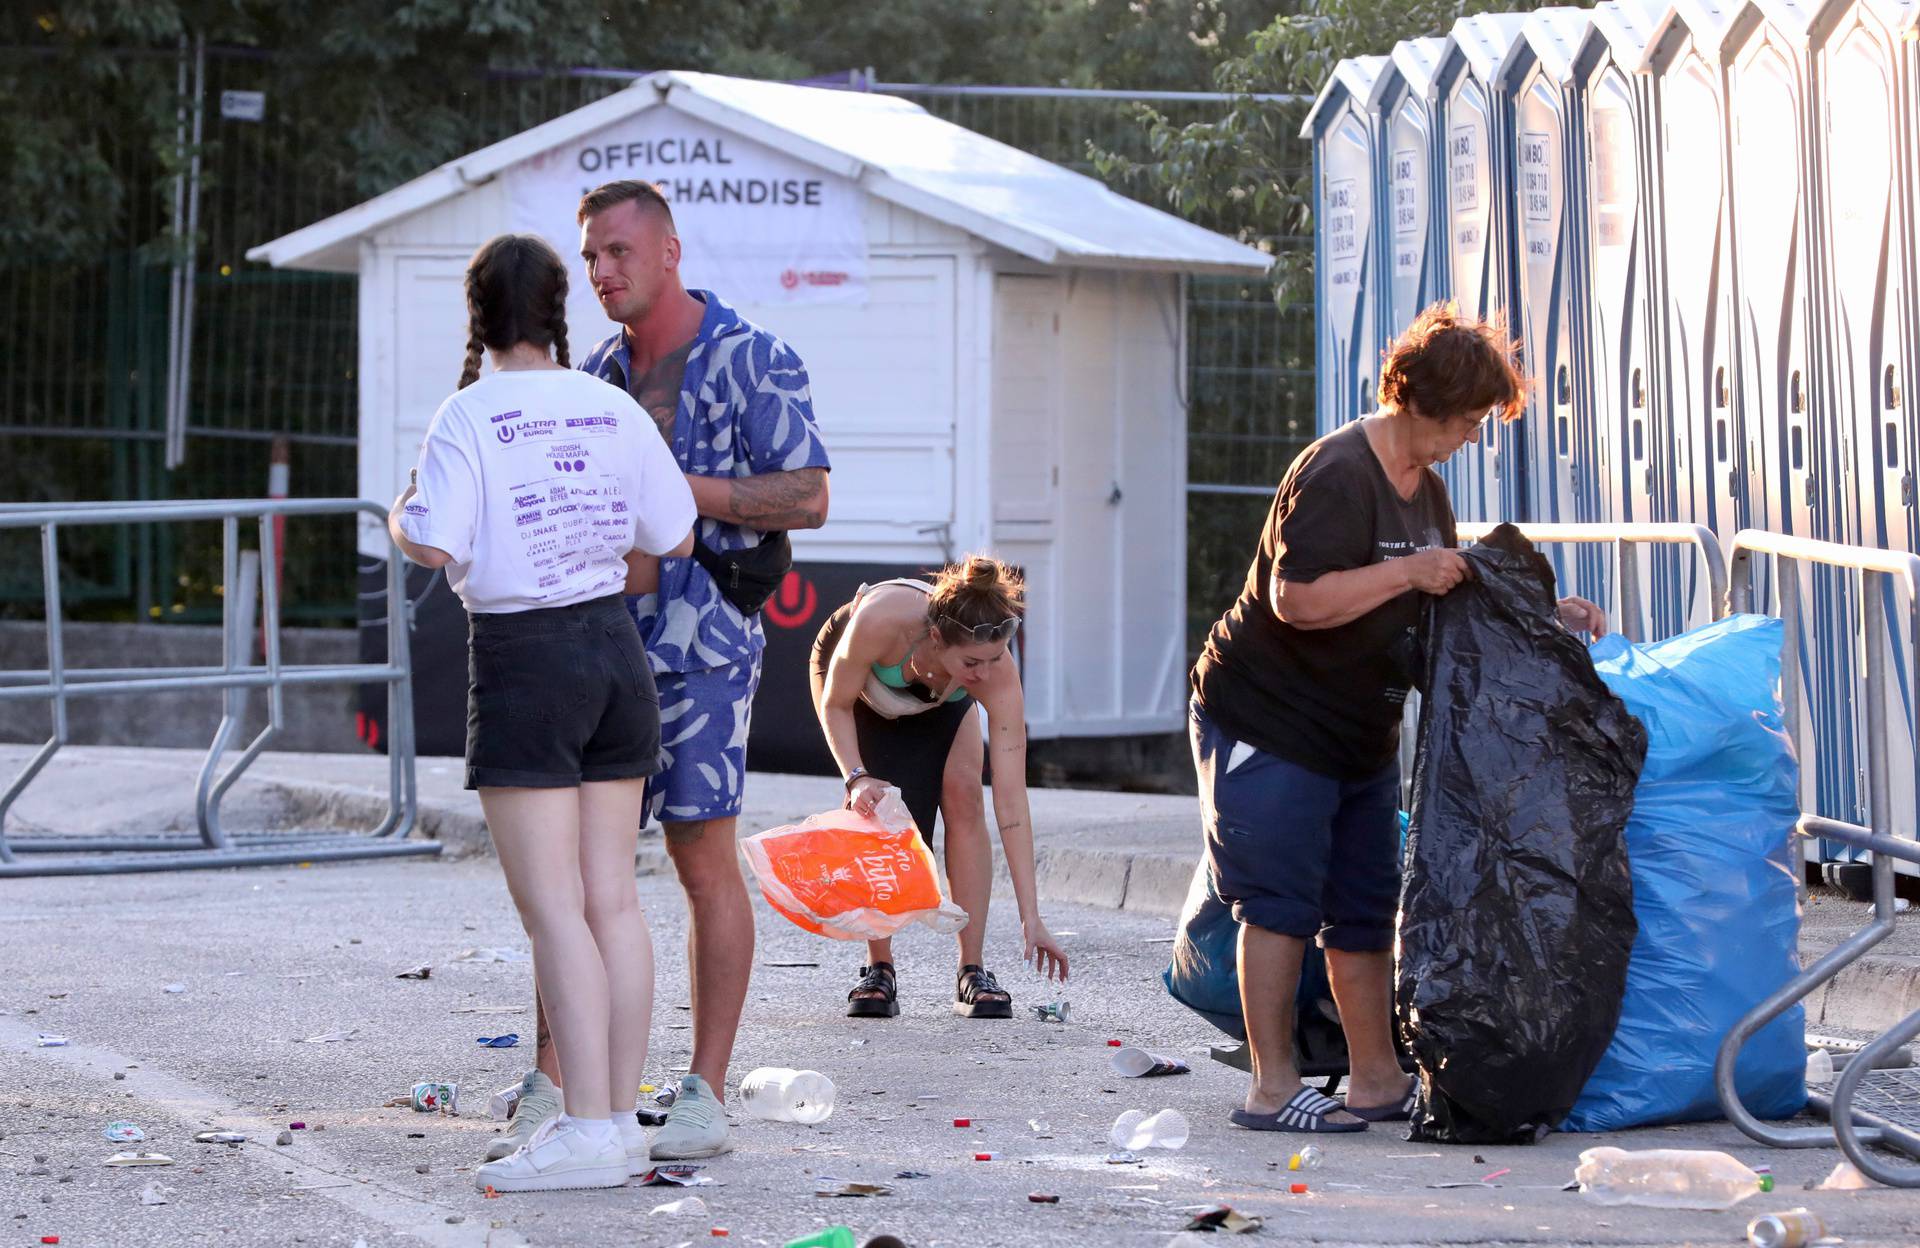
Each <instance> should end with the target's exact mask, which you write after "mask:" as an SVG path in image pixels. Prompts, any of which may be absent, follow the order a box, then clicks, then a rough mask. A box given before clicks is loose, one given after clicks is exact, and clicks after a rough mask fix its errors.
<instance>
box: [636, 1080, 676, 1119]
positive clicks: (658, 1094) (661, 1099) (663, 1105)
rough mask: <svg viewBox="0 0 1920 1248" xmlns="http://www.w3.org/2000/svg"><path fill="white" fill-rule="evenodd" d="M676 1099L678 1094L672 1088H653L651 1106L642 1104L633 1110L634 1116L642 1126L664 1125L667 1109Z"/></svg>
mask: <svg viewBox="0 0 1920 1248" xmlns="http://www.w3.org/2000/svg"><path fill="white" fill-rule="evenodd" d="M647 1090H648V1089H646V1088H642V1089H641V1091H642V1092H645V1091H647ZM677 1099H679V1094H678V1093H676V1092H675V1091H674V1090H673V1089H672V1088H660V1089H658V1090H655V1091H654V1093H653V1106H652V1107H651V1108H649V1107H648V1106H645V1105H642V1106H641V1107H639V1108H638V1109H636V1110H635V1111H634V1117H635V1118H637V1119H638V1120H639V1122H640V1125H641V1126H643V1127H660V1126H665V1125H666V1122H667V1111H668V1110H669V1109H671V1108H673V1103H674V1101H675V1100H677Z"/></svg>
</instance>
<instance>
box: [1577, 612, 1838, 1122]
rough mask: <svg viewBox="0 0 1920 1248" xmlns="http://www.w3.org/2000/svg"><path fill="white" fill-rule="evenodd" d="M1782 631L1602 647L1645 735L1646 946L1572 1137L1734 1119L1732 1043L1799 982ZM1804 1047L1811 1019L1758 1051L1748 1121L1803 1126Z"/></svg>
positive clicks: (1632, 855) (1639, 859) (1642, 908)
mask: <svg viewBox="0 0 1920 1248" xmlns="http://www.w3.org/2000/svg"><path fill="white" fill-rule="evenodd" d="M1785 627H1786V626H1785V625H1784V624H1782V623H1781V622H1780V621H1779V620H1776V619H1772V618H1770V617H1767V616H1760V615H1734V616H1729V617H1727V618H1726V619H1724V620H1719V621H1716V622H1714V623H1712V624H1709V625H1707V626H1705V627H1704V628H1696V629H1694V630H1693V631H1691V632H1688V633H1683V634H1681V635H1680V636H1678V637H1672V638H1669V639H1667V640H1666V641H1662V642H1656V643H1654V644H1653V645H1634V644H1631V643H1629V642H1627V641H1625V640H1624V639H1621V638H1615V637H1608V638H1605V639H1604V640H1602V641H1601V642H1599V643H1598V644H1597V645H1595V646H1594V647H1593V656H1594V660H1595V665H1596V667H1597V668H1598V669H1599V672H1600V678H1601V679H1602V680H1604V681H1606V682H1607V686H1608V687H1609V688H1610V689H1612V690H1613V691H1614V692H1615V693H1616V694H1618V695H1619V696H1620V698H1621V699H1622V700H1623V701H1625V703H1626V704H1627V709H1628V710H1629V711H1632V712H1633V714H1634V715H1635V716H1637V717H1638V718H1639V720H1640V722H1641V723H1642V724H1644V725H1645V726H1646V730H1647V763H1646V766H1645V768H1643V769H1642V771H1641V773H1640V785H1639V788H1638V789H1637V790H1636V791H1635V794H1634V802H1633V816H1632V818H1630V819H1629V820H1628V821H1627V856H1628V858H1629V860H1630V861H1631V862H1632V865H1633V912H1634V915H1635V916H1636V917H1637V918H1638V919H1639V923H1640V935H1639V938H1638V939H1637V940H1635V941H1634V945H1633V959H1632V961H1631V962H1630V963H1629V964H1628V966H1627V994H1626V999H1625V1002H1624V1003H1623V1004H1622V1006H1621V1010H1620V1025H1619V1027H1618V1028H1616V1029H1615V1031H1614V1033H1613V1044H1612V1046H1611V1047H1609V1048H1608V1049H1607V1052H1606V1056H1605V1057H1603V1058H1602V1059H1601V1061H1600V1066H1599V1069H1597V1070H1595V1071H1594V1072H1593V1077H1592V1078H1590V1079H1588V1080H1587V1086H1586V1089H1585V1091H1583V1092H1582V1093H1581V1094H1580V1100H1579V1102H1578V1103H1577V1104H1576V1105H1574V1107H1573V1113H1572V1114H1571V1115H1570V1116H1569V1117H1568V1119H1567V1121H1566V1122H1565V1123H1564V1124H1563V1129H1564V1130H1568V1131H1618V1130H1621V1129H1623V1128H1626V1127H1637V1126H1650V1125H1653V1124H1655V1123H1667V1122H1697V1121H1701V1120H1703V1119H1709V1118H1718V1117H1720V1115H1721V1111H1720V1100H1719V1097H1718V1096H1716V1095H1715V1093H1714V1087H1713V1071H1714V1063H1715V1061H1716V1059H1717V1058H1718V1056H1719V1051H1720V1042H1721V1041H1722V1040H1723V1039H1725V1038H1726V1034H1727V1032H1728V1031H1730V1030H1732V1028H1733V1025H1734V1023H1736V1022H1738V1021H1739V1020H1740V1018H1741V1017H1742V1016H1743V1015H1745V1014H1746V1013H1747V1012H1748V1011H1749V1010H1751V1009H1752V1008H1753V1007H1754V1006H1756V1005H1758V1004H1759V1003H1760V1002H1761V1000H1762V999H1763V998H1765V997H1766V996H1768V995H1769V994H1771V993H1772V992H1773V991H1774V990H1775V989H1777V988H1779V987H1780V986H1781V985H1782V984H1784V983H1786V982H1787V980H1789V979H1791V978H1792V977H1793V976H1794V975H1796V974H1798V973H1799V970H1800V961H1799V955H1798V948H1799V936H1800V904H1799V899H1798V896H1797V889H1796V887H1795V884H1796V881H1795V880H1794V876H1793V862H1792V857H1791V853H1790V851H1789V845H1790V843H1791V840H1792V832H1793V825H1794V822H1795V821H1796V820H1797V819H1798V818H1799V816H1800V799H1799V768H1798V764H1797V762H1796V761H1795V759H1794V755H1793V743H1792V740H1791V739H1790V738H1789V737H1788V735H1787V733H1786V729H1785V726H1784V724H1783V722H1782V715H1781V708H1780V692H1779V684H1780V648H1781V643H1782V641H1783V640H1784V639H1785ZM1805 1043H1806V1015H1805V1012H1804V1011H1803V1010H1802V1009H1801V1007H1800V1006H1798V1005H1796V1006H1794V1007H1793V1008H1792V1009H1790V1010H1788V1011H1787V1012H1786V1013H1784V1014H1782V1015H1781V1016H1780V1017H1779V1018H1776V1019H1774V1020H1773V1021H1772V1022H1771V1023H1768V1024H1767V1025H1766V1026H1765V1027H1763V1028H1761V1029H1760V1031H1759V1032H1757V1033H1756V1034H1755V1035H1754V1036H1753V1038H1752V1039H1751V1040H1749V1041H1748V1042H1747V1045H1746V1047H1745V1048H1743V1049H1742V1050H1741V1051H1740V1062H1739V1065H1738V1066H1737V1067H1736V1068H1735V1082H1736V1084H1737V1086H1738V1087H1739V1089H1740V1099H1741V1100H1742V1101H1743V1102H1744V1103H1745V1104H1746V1106H1747V1108H1748V1109H1750V1110H1752V1111H1753V1112H1754V1113H1755V1114H1757V1115H1758V1116H1760V1117H1762V1118H1790V1117H1792V1116H1793V1115H1794V1114H1797V1113H1799V1112H1800V1110H1801V1109H1802V1108H1803V1107H1804V1106H1805V1105H1806V1101H1807V1088H1806V1048H1805Z"/></svg>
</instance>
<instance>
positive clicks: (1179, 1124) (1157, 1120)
mask: <svg viewBox="0 0 1920 1248" xmlns="http://www.w3.org/2000/svg"><path fill="white" fill-rule="evenodd" d="M1188 1133H1189V1128H1188V1126H1187V1116H1186V1115H1185V1114H1183V1113H1181V1112H1180V1111H1179V1110H1177V1109H1163V1110H1161V1111H1160V1112H1159V1113H1157V1114H1149V1113H1147V1112H1146V1111H1145V1110H1142V1109H1130V1110H1128V1111H1127V1112H1126V1113H1124V1114H1121V1115H1120V1116H1119V1117H1118V1118H1115V1119H1114V1120H1113V1131H1112V1132H1111V1134H1110V1136H1109V1138H1110V1139H1112V1141H1113V1146H1114V1147H1115V1148H1117V1149H1121V1150H1122V1151H1125V1152H1129V1153H1134V1152H1139V1151H1140V1150H1141V1149H1143V1148H1167V1149H1173V1148H1183V1147H1185V1146H1186V1143H1187V1135H1188Z"/></svg>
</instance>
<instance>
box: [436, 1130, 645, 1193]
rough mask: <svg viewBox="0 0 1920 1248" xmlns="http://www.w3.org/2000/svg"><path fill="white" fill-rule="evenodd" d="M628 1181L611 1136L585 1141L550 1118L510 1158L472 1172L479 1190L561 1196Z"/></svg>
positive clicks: (621, 1155) (579, 1132)
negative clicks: (578, 1189)
mask: <svg viewBox="0 0 1920 1248" xmlns="http://www.w3.org/2000/svg"><path fill="white" fill-rule="evenodd" d="M626 1181H627V1154H626V1150H625V1149H624V1148H622V1147H621V1145H620V1140H619V1137H618V1136H616V1137H615V1138H613V1139H611V1140H607V1141H605V1142H601V1141H596V1140H594V1139H591V1138H589V1137H588V1135H587V1133H586V1132H584V1131H582V1130H581V1129H580V1128H579V1127H576V1126H574V1125H573V1124H572V1123H570V1122H562V1121H561V1120H560V1119H558V1118H549V1119H548V1120H547V1121H546V1122H543V1123H541V1124H540V1126H539V1128H538V1129H537V1130H535V1131H534V1133H533V1136H532V1138H530V1139H528V1141H527V1142H526V1144H525V1145H524V1146H523V1147H522V1148H520V1149H519V1150H518V1151H517V1152H515V1153H514V1154H513V1155H512V1156H510V1157H503V1158H501V1159H500V1160H499V1161H489V1162H487V1163H486V1164H485V1165H483V1166H481V1167H480V1168H479V1169H478V1170H476V1171H474V1175H473V1185H474V1187H476V1188H478V1189H479V1190H480V1191H483V1192H484V1191H486V1190H487V1189H488V1188H492V1189H493V1190H494V1191H496V1192H560V1191H567V1190H570V1189H573V1188H581V1187H619V1186H620V1185H621V1184H622V1183H625V1182H626Z"/></svg>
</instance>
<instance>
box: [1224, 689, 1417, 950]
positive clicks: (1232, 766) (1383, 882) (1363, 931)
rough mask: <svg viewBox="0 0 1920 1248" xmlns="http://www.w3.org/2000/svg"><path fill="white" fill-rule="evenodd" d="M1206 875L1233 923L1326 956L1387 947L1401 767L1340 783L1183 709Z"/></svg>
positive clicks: (1396, 878)
mask: <svg viewBox="0 0 1920 1248" xmlns="http://www.w3.org/2000/svg"><path fill="white" fill-rule="evenodd" d="M1187 728H1188V735H1189V736H1190V737H1191V739H1192V742H1193V766H1194V770H1195V771H1196V772H1197V773H1198V775H1199V778H1200V812H1201V817H1202V819H1203V820H1204V821H1205V823H1206V835H1207V873H1208V875H1209V876H1210V877H1211V879H1212V883H1213V888H1214V891H1215V892H1216V893H1218V894H1219V895H1220V897H1221V898H1222V899H1223V900H1225V901H1227V902H1229V903H1231V904H1232V906H1233V917H1234V918H1235V919H1237V920H1238V921H1239V922H1241V923H1250V924H1252V925H1253V926H1255V927H1259V928H1264V929H1266V930H1267V931H1270V932H1278V933H1280V934H1281V935H1283V936H1298V937H1300V938H1301V939H1303V940H1304V939H1307V938H1309V937H1315V936H1317V937H1318V938H1319V941H1320V944H1321V945H1322V946H1323V947H1324V948H1327V949H1338V950H1341V951H1343V952H1347V953H1375V952H1379V951H1381V950H1386V949H1391V948H1392V947H1393V918H1394V910H1395V909H1396V907H1397V906H1398V905H1399V901H1400V812H1399V799H1400V765H1399V763H1398V762H1395V763H1392V764H1389V765H1388V766H1387V767H1386V768H1385V769H1384V770H1382V771H1381V772H1380V773H1379V774H1378V775H1376V776H1373V777H1371V778H1369V779H1366V780H1361V781H1341V780H1335V779H1333V778H1331V777H1329V776H1323V775H1321V774H1320V773H1319V772H1316V771H1309V770H1307V769H1306V768H1305V767H1301V766H1299V765H1298V764H1295V763H1290V762H1288V761H1287V760H1285V759H1283V758H1276V757H1274V756H1273V755H1271V754H1268V753H1266V752H1264V751H1262V750H1257V749H1255V748H1254V747H1252V746H1251V745H1248V744H1246V743H1245V742H1240V741H1235V740H1234V739H1233V738H1232V737H1229V736H1228V735H1227V734H1226V733H1224V732H1222V731H1221V730H1220V728H1219V727H1218V726H1217V725H1215V724H1214V722H1213V721H1212V720H1211V719H1208V718H1207V713H1206V712H1205V711H1203V710H1202V709H1201V708H1200V703H1199V701H1198V700H1197V699H1195V700H1194V701H1193V702H1192V703H1191V704H1190V705H1189V707H1188V722H1187Z"/></svg>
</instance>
